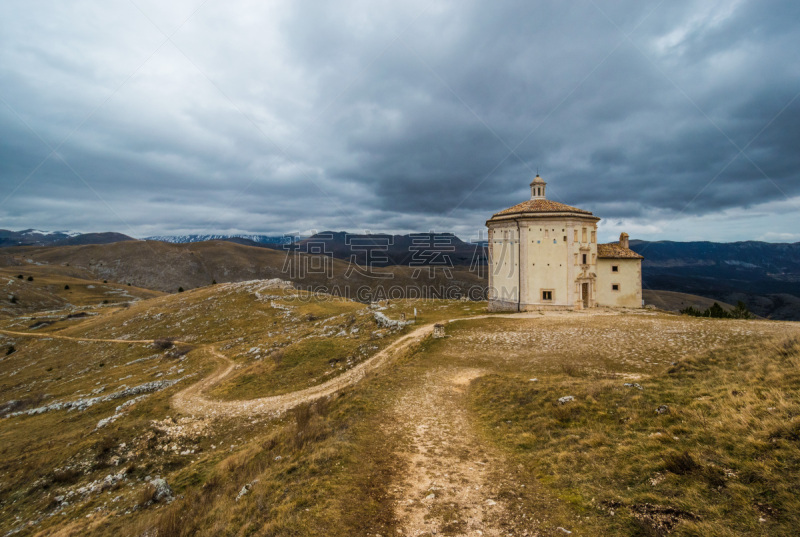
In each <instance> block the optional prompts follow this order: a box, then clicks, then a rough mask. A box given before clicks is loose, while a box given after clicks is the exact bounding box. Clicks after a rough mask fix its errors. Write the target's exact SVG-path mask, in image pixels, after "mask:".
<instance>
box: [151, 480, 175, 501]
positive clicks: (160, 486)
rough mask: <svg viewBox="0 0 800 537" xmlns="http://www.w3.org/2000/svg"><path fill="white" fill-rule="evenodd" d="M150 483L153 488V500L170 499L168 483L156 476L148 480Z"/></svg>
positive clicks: (170, 490) (170, 493)
mask: <svg viewBox="0 0 800 537" xmlns="http://www.w3.org/2000/svg"><path fill="white" fill-rule="evenodd" d="M150 484H151V485H153V487H154V488H155V492H154V493H153V501H155V502H160V501H162V500H163V501H166V502H170V501H172V489H171V488H169V485H168V484H167V482H166V480H165V479H163V478H161V477H157V478H155V479H153V480H152V481H150Z"/></svg>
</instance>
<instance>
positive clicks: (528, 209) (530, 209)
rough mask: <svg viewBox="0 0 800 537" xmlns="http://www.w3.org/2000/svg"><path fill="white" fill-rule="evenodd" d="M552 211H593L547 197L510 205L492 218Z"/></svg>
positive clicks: (584, 212)
mask: <svg viewBox="0 0 800 537" xmlns="http://www.w3.org/2000/svg"><path fill="white" fill-rule="evenodd" d="M552 213H559V214H562V213H571V214H576V215H582V216H592V212H591V211H586V210H584V209H578V208H577V207H572V206H571V205H567V204H565V203H558V202H557V201H551V200H547V199H533V200H528V201H523V202H522V203H518V204H517V205H514V206H513V207H509V208H508V209H505V210H502V211H500V212H499V213H495V214H494V215H492V218H491V219H492V220H494V219H495V218H498V217H503V216H512V215H522V214H536V215H537V216H541V215H543V214H552Z"/></svg>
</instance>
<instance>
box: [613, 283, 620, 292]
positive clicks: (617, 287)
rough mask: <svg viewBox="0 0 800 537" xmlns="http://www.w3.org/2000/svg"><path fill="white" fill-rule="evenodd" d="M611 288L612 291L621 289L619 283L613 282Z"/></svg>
mask: <svg viewBox="0 0 800 537" xmlns="http://www.w3.org/2000/svg"><path fill="white" fill-rule="evenodd" d="M611 290H612V291H619V284H618V283H612V284H611Z"/></svg>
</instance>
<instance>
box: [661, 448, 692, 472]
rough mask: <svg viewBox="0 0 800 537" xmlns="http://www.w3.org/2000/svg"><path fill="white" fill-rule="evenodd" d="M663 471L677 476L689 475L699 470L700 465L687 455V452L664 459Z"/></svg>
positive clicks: (673, 454) (670, 455) (672, 454)
mask: <svg viewBox="0 0 800 537" xmlns="http://www.w3.org/2000/svg"><path fill="white" fill-rule="evenodd" d="M664 469H665V470H666V471H668V472H672V473H673V474H677V475H686V474H691V473H692V472H695V471H697V470H699V469H700V465H699V464H698V463H697V462H696V461H695V460H694V458H692V456H691V455H689V452H688V451H684V452H683V453H671V454H669V455H667V456H666V457H664Z"/></svg>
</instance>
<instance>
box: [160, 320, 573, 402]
mask: <svg viewBox="0 0 800 537" xmlns="http://www.w3.org/2000/svg"><path fill="white" fill-rule="evenodd" d="M554 313H555V314H561V312H554ZM540 315H541V314H540V313H539V312H526V313H511V314H500V315H497V314H495V315H475V316H472V317H463V318H458V319H451V320H447V321H440V322H444V323H450V322H456V321H474V320H478V319H487V318H489V317H511V318H518V319H525V318H533V317H539V316H540ZM434 324H435V323H430V324H426V325H423V326H420V327H419V328H416V329H414V330H412V331H411V332H409V333H408V334H406V335H404V336H402V337H401V338H399V339H398V340H397V341H395V342H394V343H392V344H391V345H389V346H388V347H386V348H385V349H383V350H382V351H380V352H379V353H377V354H376V355H375V356H373V357H372V358H369V359H368V360H366V361H364V362H362V363H360V364H358V365H357V366H355V367H354V368H353V369H350V370H348V371H345V372H344V373H342V374H341V375H338V376H336V377H334V378H332V379H330V380H329V381H327V382H324V383H322V384H319V385H317V386H311V387H310V388H306V389H303V390H298V391H296V392H291V393H287V394H283V395H274V396H271V397H261V398H259V399H249V400H246V401H219V400H215V399H210V398H208V397H206V396H205V395H204V393H203V392H205V391H206V390H208V389H209V388H211V387H212V386H214V385H215V384H217V383H218V382H220V381H221V380H222V379H224V378H225V377H227V376H228V375H229V374H230V373H231V372H232V371H233V370H234V367H235V366H234V364H233V362H231V360H230V359H229V358H227V357H226V356H224V355H222V354H221V353H219V352H218V351H216V350H215V349H213V348H212V347H210V346H206V347H205V351H206V352H209V353H210V354H212V355H213V356H214V357H215V358H216V359H217V360H221V361H222V362H223V363H224V364H225V365H224V366H223V367H222V368H220V369H219V370H217V371H216V372H214V373H213V374H212V375H211V376H209V377H206V378H205V379H203V380H201V381H200V382H198V383H196V384H193V385H191V386H189V387H188V388H186V389H184V390H182V391H180V392H179V393H177V394H175V395H174V396H173V398H172V404H173V406H174V407H175V408H176V409H177V410H179V411H181V412H183V413H185V414H189V415H193V416H227V417H236V416H253V415H256V414H268V415H273V416H278V415H280V414H282V413H284V412H286V411H287V410H290V409H292V408H294V407H296V406H298V405H301V404H303V403H308V402H311V401H314V400H316V399H319V398H320V397H325V396H328V395H331V394H333V393H336V392H338V391H339V390H341V389H343V388H346V387H348V386H351V385H353V384H355V383H356V382H358V381H359V380H361V379H362V378H364V376H365V375H366V374H367V373H368V372H370V371H374V370H376V369H379V368H380V367H382V366H383V365H384V364H386V363H387V362H388V361H389V360H391V359H393V358H394V357H395V356H397V355H398V354H400V353H402V352H403V351H404V350H405V349H407V348H408V347H409V345H411V344H412V343H414V342H417V341H420V340H421V339H423V338H425V337H426V336H428V335H430V334H431V333H432V332H433V325H434Z"/></svg>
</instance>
